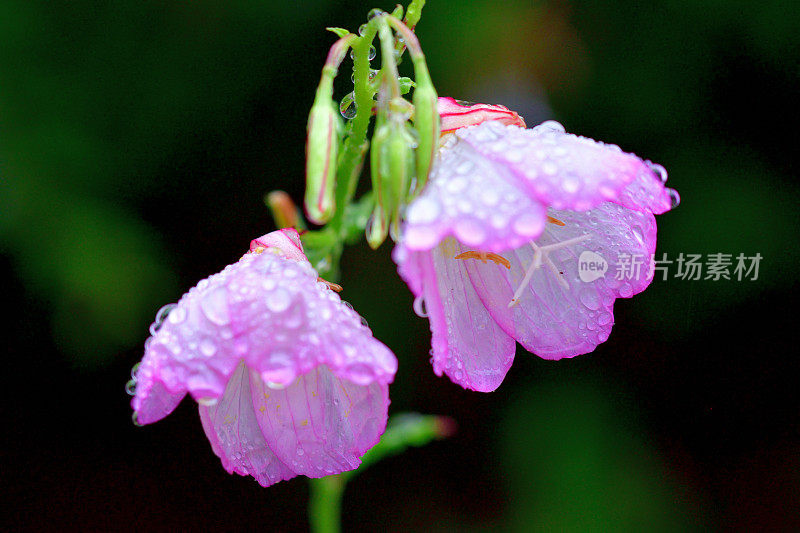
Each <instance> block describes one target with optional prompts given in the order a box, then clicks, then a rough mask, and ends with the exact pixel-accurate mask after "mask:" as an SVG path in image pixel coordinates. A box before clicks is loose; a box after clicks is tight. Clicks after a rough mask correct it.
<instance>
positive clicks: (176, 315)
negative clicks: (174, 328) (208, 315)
mask: <svg viewBox="0 0 800 533" xmlns="http://www.w3.org/2000/svg"><path fill="white" fill-rule="evenodd" d="M167 320H169V322H170V324H180V323H181V322H183V321H184V320H186V309H184V308H183V307H177V306H176V307H175V309H173V310H172V311H170V313H169V316H168V317H167Z"/></svg>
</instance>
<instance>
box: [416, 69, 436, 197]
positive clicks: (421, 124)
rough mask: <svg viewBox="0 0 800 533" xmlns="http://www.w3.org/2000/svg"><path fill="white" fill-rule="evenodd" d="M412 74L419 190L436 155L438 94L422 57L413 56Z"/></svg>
mask: <svg viewBox="0 0 800 533" xmlns="http://www.w3.org/2000/svg"><path fill="white" fill-rule="evenodd" d="M414 74H415V76H416V85H417V86H416V88H415V89H414V96H413V102H414V126H415V127H416V129H417V132H418V134H419V146H418V147H417V185H416V191H415V192H417V191H421V190H422V188H423V187H424V186H425V183H426V182H427V181H428V173H429V172H430V170H431V165H432V164H433V158H434V156H435V155H436V148H437V146H438V145H439V135H440V124H439V110H438V108H437V100H438V96H437V94H436V89H435V88H434V87H433V83H432V82H431V78H430V76H429V75H428V69H427V67H426V66H425V62H424V59H422V58H414Z"/></svg>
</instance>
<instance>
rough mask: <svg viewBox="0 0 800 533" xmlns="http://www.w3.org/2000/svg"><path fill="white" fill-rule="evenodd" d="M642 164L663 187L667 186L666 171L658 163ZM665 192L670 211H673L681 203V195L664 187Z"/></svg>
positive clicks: (648, 162)
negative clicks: (667, 196)
mask: <svg viewBox="0 0 800 533" xmlns="http://www.w3.org/2000/svg"><path fill="white" fill-rule="evenodd" d="M644 164H645V165H647V167H648V168H649V169H650V170H651V171H652V172H653V174H655V175H656V177H657V178H658V179H659V180H660V181H661V183H662V184H663V185H666V184H667V178H668V177H669V176H668V174H667V169H665V168H664V167H663V166H661V165H659V164H658V163H653V162H652V161H649V160H648V161H645V162H644ZM665 190H666V191H667V194H669V203H670V209H675V208H676V207H678V206H679V205H680V203H681V195H680V194H678V191H676V190H675V189H672V188H670V187H665Z"/></svg>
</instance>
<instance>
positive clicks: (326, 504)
mask: <svg viewBox="0 0 800 533" xmlns="http://www.w3.org/2000/svg"><path fill="white" fill-rule="evenodd" d="M309 481H310V482H311V483H310V487H311V488H310V490H311V494H310V499H309V502H308V516H309V521H310V523H311V531H312V532H313V533H339V532H340V531H341V529H342V524H341V515H342V494H343V493H344V488H345V486H346V483H345V480H344V479H342V478H341V477H340V476H338V475H337V476H327V477H323V478H319V479H310V480H309Z"/></svg>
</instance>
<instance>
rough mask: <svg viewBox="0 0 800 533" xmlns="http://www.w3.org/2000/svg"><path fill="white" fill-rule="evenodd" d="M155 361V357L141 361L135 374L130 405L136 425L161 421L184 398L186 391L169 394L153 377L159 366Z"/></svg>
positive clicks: (162, 384)
mask: <svg viewBox="0 0 800 533" xmlns="http://www.w3.org/2000/svg"><path fill="white" fill-rule="evenodd" d="M156 359H157V357H153V356H151V357H150V358H148V359H147V360H145V361H143V362H142V363H141V364H140V365H139V368H138V370H137V372H136V377H135V380H136V396H135V397H134V398H133V400H132V404H133V410H134V412H135V413H136V423H137V424H150V423H152V422H157V421H159V420H161V419H162V418H164V417H165V416H167V415H168V414H170V413H171V412H172V411H173V410H174V409H175V408H176V407H177V406H178V404H179V403H181V400H183V397H184V396H186V390H178V391H175V392H171V391H169V390H168V389H167V388H166V387H165V386H164V383H162V382H161V381H160V380H158V379H157V378H156V377H155V373H156V371H157V369H158V368H159V366H160V365H159V364H158V363H157V362H156Z"/></svg>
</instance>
